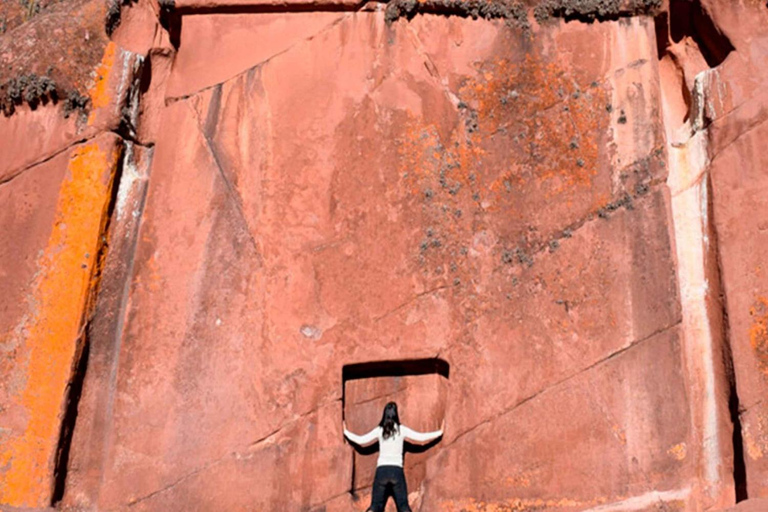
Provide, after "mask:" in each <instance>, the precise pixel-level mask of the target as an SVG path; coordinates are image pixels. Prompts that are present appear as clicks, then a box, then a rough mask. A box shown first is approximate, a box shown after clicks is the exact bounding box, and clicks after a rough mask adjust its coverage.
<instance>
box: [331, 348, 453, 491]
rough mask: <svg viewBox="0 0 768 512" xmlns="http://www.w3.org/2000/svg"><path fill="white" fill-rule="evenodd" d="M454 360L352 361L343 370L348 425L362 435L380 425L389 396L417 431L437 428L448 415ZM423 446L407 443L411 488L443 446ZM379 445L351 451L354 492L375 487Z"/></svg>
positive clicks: (401, 418)
mask: <svg viewBox="0 0 768 512" xmlns="http://www.w3.org/2000/svg"><path fill="white" fill-rule="evenodd" d="M449 373H450V365H449V364H448V363H447V362H446V361H445V360H443V359H439V358H428V359H409V360H400V361H372V362H367V363H359V364H350V365H346V366H344V368H343V370H342V385H343V388H344V389H343V394H342V411H343V412H342V414H343V417H344V420H345V421H346V422H347V428H348V429H349V430H351V431H352V432H355V433H356V434H364V433H366V432H368V431H370V430H371V429H372V428H374V427H375V426H376V425H378V423H379V421H380V420H381V413H382V411H383V409H384V406H385V405H386V404H387V402H389V401H394V402H397V408H398V412H399V414H400V422H401V423H402V424H404V425H407V426H408V427H410V428H412V429H414V430H419V431H422V432H424V431H431V430H436V429H438V428H439V426H440V422H441V421H442V420H443V418H444V417H445V408H446V400H447V396H448V378H449ZM432 444H434V443H431V444H430V445H428V446H427V447H426V449H425V447H420V446H418V445H409V444H408V443H406V447H405V457H404V467H405V473H406V477H407V479H408V489H409V491H413V490H415V489H418V487H419V485H420V484H421V481H422V480H423V478H424V474H425V470H426V468H425V465H424V464H423V462H424V461H425V460H426V459H428V458H430V457H433V456H434V455H435V454H436V453H437V452H438V450H439V448H440V445H439V443H438V444H437V445H434V446H432ZM378 454H379V451H378V444H377V443H374V444H373V445H372V446H369V447H367V448H362V449H361V448H356V449H355V450H354V451H353V455H352V456H353V463H352V476H351V486H350V492H351V493H352V494H355V493H356V492H357V491H358V490H360V489H365V488H368V487H371V485H372V483H373V477H374V474H375V472H376V460H377V458H378Z"/></svg>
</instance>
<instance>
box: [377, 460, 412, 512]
mask: <svg viewBox="0 0 768 512" xmlns="http://www.w3.org/2000/svg"><path fill="white" fill-rule="evenodd" d="M390 495H392V496H393V497H394V498H395V505H397V512H411V507H410V506H408V486H407V485H406V484H405V473H403V468H401V467H399V466H379V467H378V468H376V478H374V480H373V492H372V493H371V506H370V508H369V509H368V510H370V511H371V512H384V507H385V506H386V504H387V500H388V499H389V496H390Z"/></svg>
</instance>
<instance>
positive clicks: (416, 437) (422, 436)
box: [400, 425, 443, 443]
mask: <svg viewBox="0 0 768 512" xmlns="http://www.w3.org/2000/svg"><path fill="white" fill-rule="evenodd" d="M400 430H401V431H402V433H403V435H404V436H405V437H406V439H408V440H409V441H416V442H417V443H427V442H429V441H434V440H435V439H437V438H438V437H440V436H442V435H443V429H442V428H441V429H440V430H435V431H434V432H417V431H415V430H412V429H410V428H408V427H406V426H405V425H400Z"/></svg>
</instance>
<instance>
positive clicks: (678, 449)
mask: <svg viewBox="0 0 768 512" xmlns="http://www.w3.org/2000/svg"><path fill="white" fill-rule="evenodd" d="M667 454H669V455H671V456H672V457H674V458H675V459H676V460H684V459H685V456H686V455H687V454H688V447H687V445H686V444H685V443H678V444H676V445H675V446H673V447H672V448H670V449H669V450H667Z"/></svg>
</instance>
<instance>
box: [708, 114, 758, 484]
mask: <svg viewBox="0 0 768 512" xmlns="http://www.w3.org/2000/svg"><path fill="white" fill-rule="evenodd" d="M766 126H767V125H766V124H765V123H763V124H760V125H758V126H757V127H756V128H754V129H752V130H750V131H749V132H747V133H745V134H743V135H742V136H741V137H739V138H738V139H737V140H736V141H735V142H734V143H733V144H731V145H730V146H728V147H726V148H725V149H723V150H722V151H721V152H720V153H719V154H718V155H717V157H716V158H715V159H714V160H713V162H712V171H711V172H712V183H713V188H714V204H715V221H716V223H717V236H718V244H719V247H720V255H721V260H722V272H723V274H722V275H723V281H724V283H725V289H724V292H725V298H726V301H727V302H726V304H727V307H728V321H729V327H730V340H731V349H732V351H733V357H734V370H735V376H736V385H737V388H738V392H739V402H740V405H741V407H742V408H743V409H744V410H746V411H747V412H746V413H745V415H744V416H742V421H743V424H742V426H743V434H744V446H745V460H746V462H747V467H748V469H747V475H748V477H749V480H748V488H749V489H752V490H754V491H755V492H756V493H757V494H756V496H761V495H763V493H766V492H768V487H766V483H765V482H766V475H768V465H767V464H768V463H767V462H766V459H765V456H764V455H763V453H764V452H765V451H766V448H768V404H766V403H765V402H764V399H765V397H766V396H767V395H768V299H767V298H766V297H767V296H768V277H766V275H765V265H766V258H765V248H766V247H768V224H766V221H765V217H764V216H763V215H754V214H750V213H749V212H762V211H765V210H766V208H768V176H767V175H766V173H765V168H766V165H768V161H766V158H765V156H764V155H763V152H762V151H761V147H762V141H763V140H764V138H765V137H766V136H767V135H768V128H766Z"/></svg>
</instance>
